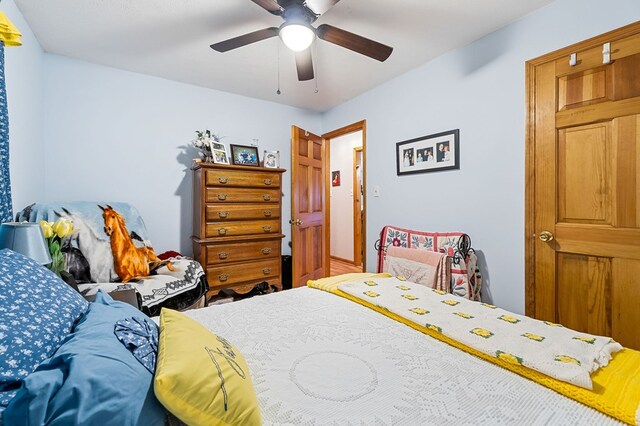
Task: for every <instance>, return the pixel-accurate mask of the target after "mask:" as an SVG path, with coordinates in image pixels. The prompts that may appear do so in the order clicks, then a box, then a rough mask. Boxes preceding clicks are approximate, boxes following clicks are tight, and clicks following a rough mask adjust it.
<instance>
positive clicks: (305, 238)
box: [290, 126, 329, 287]
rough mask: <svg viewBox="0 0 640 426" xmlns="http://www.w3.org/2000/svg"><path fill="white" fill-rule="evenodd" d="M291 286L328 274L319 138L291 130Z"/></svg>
mask: <svg viewBox="0 0 640 426" xmlns="http://www.w3.org/2000/svg"><path fill="white" fill-rule="evenodd" d="M291 133H292V135H291V169H292V174H291V193H292V197H291V221H290V223H291V242H292V246H293V249H292V258H293V273H292V279H293V287H299V286H303V285H306V283H307V280H313V279H318V278H322V277H325V276H328V275H329V271H328V266H329V264H328V262H327V256H326V250H325V248H326V247H327V242H326V241H325V229H324V227H325V185H326V182H325V170H324V161H323V158H324V157H325V146H324V143H323V140H322V138H321V137H320V136H317V135H314V134H313V133H309V132H307V131H306V130H304V129H300V128H298V127H296V126H292V129H291Z"/></svg>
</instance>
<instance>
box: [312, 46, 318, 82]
mask: <svg viewBox="0 0 640 426" xmlns="http://www.w3.org/2000/svg"><path fill="white" fill-rule="evenodd" d="M317 45H318V44H317V43H314V44H313V59H312V60H311V61H312V63H313V69H314V70H315V73H314V79H313V81H314V82H315V84H316V88H315V90H314V91H313V93H318V91H319V90H318V68H316V64H315V62H316V59H317V58H318V47H317Z"/></svg>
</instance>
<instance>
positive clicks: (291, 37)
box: [279, 22, 316, 52]
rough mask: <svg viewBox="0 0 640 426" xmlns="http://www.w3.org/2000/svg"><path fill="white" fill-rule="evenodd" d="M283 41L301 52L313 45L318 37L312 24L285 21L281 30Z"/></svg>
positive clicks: (292, 48) (295, 50)
mask: <svg viewBox="0 0 640 426" xmlns="http://www.w3.org/2000/svg"><path fill="white" fill-rule="evenodd" d="M279 35H280V38H281V39H282V42H283V43H284V44H285V46H287V47H288V48H289V49H291V50H293V51H294V52H301V51H303V50H305V49H306V48H308V47H309V46H311V43H313V40H315V38H316V33H315V31H314V30H313V28H312V27H311V26H310V25H305V24H301V23H298V22H295V23H286V22H285V23H284V24H283V25H282V26H281V27H280V31H279Z"/></svg>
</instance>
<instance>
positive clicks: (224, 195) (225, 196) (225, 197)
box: [218, 194, 227, 201]
mask: <svg viewBox="0 0 640 426" xmlns="http://www.w3.org/2000/svg"><path fill="white" fill-rule="evenodd" d="M226 199H227V194H218V200H220V201H224V200H226Z"/></svg>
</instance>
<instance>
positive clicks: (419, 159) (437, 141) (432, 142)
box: [396, 129, 460, 176]
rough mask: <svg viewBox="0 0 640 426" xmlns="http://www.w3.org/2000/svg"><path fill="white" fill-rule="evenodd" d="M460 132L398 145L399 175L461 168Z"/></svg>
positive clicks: (439, 134)
mask: <svg viewBox="0 0 640 426" xmlns="http://www.w3.org/2000/svg"><path fill="white" fill-rule="evenodd" d="M459 145H460V130H459V129H455V130H449V131H447V132H442V133H435V134H433V135H428V136H422V137H419V138H415V139H410V140H407V141H403V142H398V143H396V166H397V174H398V176H400V175H408V174H412V173H426V172H438V171H441V170H452V169H459V168H460V146H459Z"/></svg>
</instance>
